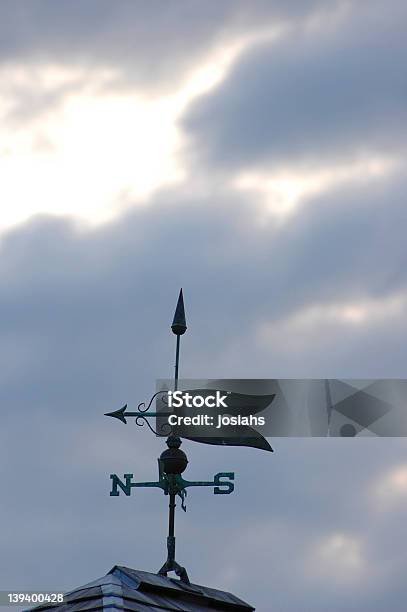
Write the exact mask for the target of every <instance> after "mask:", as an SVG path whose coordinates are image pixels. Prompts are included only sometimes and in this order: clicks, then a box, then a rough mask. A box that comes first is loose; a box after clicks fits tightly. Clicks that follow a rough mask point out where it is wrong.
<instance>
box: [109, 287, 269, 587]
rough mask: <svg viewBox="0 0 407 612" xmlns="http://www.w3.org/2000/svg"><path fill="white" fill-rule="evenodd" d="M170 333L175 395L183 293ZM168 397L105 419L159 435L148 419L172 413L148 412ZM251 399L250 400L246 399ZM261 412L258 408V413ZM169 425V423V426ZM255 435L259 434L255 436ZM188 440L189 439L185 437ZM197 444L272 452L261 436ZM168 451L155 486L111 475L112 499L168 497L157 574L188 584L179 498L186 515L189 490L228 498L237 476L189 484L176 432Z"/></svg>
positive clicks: (183, 328) (183, 322)
mask: <svg viewBox="0 0 407 612" xmlns="http://www.w3.org/2000/svg"><path fill="white" fill-rule="evenodd" d="M171 329H172V331H173V333H174V334H175V336H176V349H175V377H174V392H175V391H177V389H178V374H179V354H180V340H181V336H182V335H183V334H184V333H185V332H186V330H187V325H186V319H185V309H184V298H183V294H182V289H181V291H180V293H179V297H178V302H177V307H176V310H175V315H174V320H173V322H172V325H171ZM160 393H167V392H163V391H158V392H157V393H155V394H154V395H153V397H152V398H151V400H150V402H149V404H148V406H147V407H146V406H145V403H144V402H142V403H141V404H139V406H138V410H137V412H128V411H127V404H126V405H125V406H123V408H121V409H120V410H116V411H115V412H109V413H106V416H111V417H115V418H117V419H119V420H120V421H122V422H123V423H127V421H126V418H129V417H136V424H137V425H143V424H144V423H147V425H148V426H149V428H150V429H151V431H152V432H153V433H155V434H156V435H159V434H157V432H156V431H154V429H153V428H152V426H151V425H150V423H149V421H148V419H150V418H156V419H157V418H158V417H167V416H169V415H172V414H173V412H170V411H168V412H166V411H159V412H149V408H150V406H151V404H152V402H153V400H154V399H155V398H156V397H157V396H158V395H159V394H160ZM247 397H248V396H247ZM270 397H271V399H273V397H274V396H269V397H268V398H267V403H270V401H271V400H270ZM259 409H262V408H257V410H259ZM166 424H167V425H168V422H167V423H166ZM255 433H256V432H255ZM185 437H188V436H185ZM191 439H193V440H195V441H198V442H206V443H210V444H234V445H245V446H254V447H257V448H263V449H265V450H272V449H271V447H270V445H269V444H268V442H267V441H266V440H265V439H264V438H263V437H262V436H260V435H257V437H256V438H250V439H248V440H246V441H243V443H242V442H240V441H238V440H235V441H229V440H226V441H225V440H224V439H223V438H219V439H217V440H214V439H209V438H207V439H205V438H201V437H193V438H191ZM166 444H167V447H168V448H167V449H166V450H164V451H163V452H162V453H161V455H160V457H159V459H158V480H157V481H154V482H133V474H124V481H123V480H121V479H120V478H119V477H118V476H117V475H116V474H111V475H110V478H111V480H112V489H111V491H110V495H111V496H118V495H119V494H120V490H121V491H122V492H123V493H124V494H125V495H127V496H129V495H131V490H132V489H133V488H137V487H156V488H159V489H162V491H163V492H164V494H165V495H168V496H169V521H168V537H167V560H166V562H165V563H164V565H163V566H162V567H161V569H160V570H159V572H158V574H159V575H162V576H167V573H168V572H171V571H174V572H175V573H176V575H177V576H179V578H180V579H181V581H183V582H185V583H187V584H189V578H188V574H187V571H186V569H185V568H184V567H182V566H181V565H180V564H179V563H177V561H176V560H175V507H176V503H175V502H176V497H177V496H178V497H179V498H180V499H181V507H182V509H183V510H184V511H186V505H185V501H186V496H187V491H186V489H187V488H188V487H212V488H213V492H214V493H215V495H229V494H230V493H232V492H233V490H234V478H235V475H234V472H219V473H218V474H216V475H215V476H214V478H213V480H211V481H189V480H185V479H184V478H183V477H182V476H181V474H183V472H184V471H185V469H186V467H187V465H188V459H187V456H186V454H185V453H184V452H183V451H182V450H181V449H180V446H181V439H180V437H178V435H175V434H174V433H173V429H172V428H171V427H170V432H169V435H168V438H167V440H166Z"/></svg>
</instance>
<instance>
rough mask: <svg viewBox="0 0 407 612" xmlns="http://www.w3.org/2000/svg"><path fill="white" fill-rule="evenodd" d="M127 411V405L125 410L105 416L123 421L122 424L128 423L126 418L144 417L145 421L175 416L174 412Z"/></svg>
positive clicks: (107, 413)
mask: <svg viewBox="0 0 407 612" xmlns="http://www.w3.org/2000/svg"><path fill="white" fill-rule="evenodd" d="M126 410H127V404H125V405H124V406H123V408H120V409H119V410H115V411H114V412H105V416H110V417H115V418H116V419H119V421H121V422H122V423H125V424H126V423H127V421H126V417H127V418H129V417H142V418H143V419H145V418H154V417H166V416H170V415H171V414H173V413H172V412H142V411H138V412H126Z"/></svg>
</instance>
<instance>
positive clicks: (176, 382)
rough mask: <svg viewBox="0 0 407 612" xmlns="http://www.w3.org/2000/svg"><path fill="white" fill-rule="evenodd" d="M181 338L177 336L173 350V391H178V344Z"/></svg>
mask: <svg viewBox="0 0 407 612" xmlns="http://www.w3.org/2000/svg"><path fill="white" fill-rule="evenodd" d="M180 338H181V336H180V335H179V334H177V347H176V349H175V379H174V391H177V389H178V368H179V343H180Z"/></svg>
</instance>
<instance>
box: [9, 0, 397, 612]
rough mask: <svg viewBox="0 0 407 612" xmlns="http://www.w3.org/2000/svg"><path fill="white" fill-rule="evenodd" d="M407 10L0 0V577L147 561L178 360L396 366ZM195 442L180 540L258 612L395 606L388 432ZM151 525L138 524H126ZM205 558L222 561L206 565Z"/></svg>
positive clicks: (194, 574)
mask: <svg viewBox="0 0 407 612" xmlns="http://www.w3.org/2000/svg"><path fill="white" fill-rule="evenodd" d="M405 22H406V8H405V3H403V2H402V1H401V0H391V1H389V0H386V1H385V0H371V1H369V2H365V1H363V0H360V1H352V0H347V1H342V2H341V1H339V2H334V1H332V2H329V3H326V2H318V0H314V1H311V0H310V1H305V0H304V1H294V0H293V1H291V2H282V1H277V0H276V1H267V2H262V1H260V0H259V1H253V2H250V3H248V2H240V1H238V2H236V1H234V2H232V1H230V2H229V1H227V0H222V2H216V3H214V2H213V3H208V2H195V1H192V2H191V1H189V2H187V1H181V0H179V1H174V2H171V3H168V2H164V1H156V2H151V1H148V2H147V1H145V2H144V1H140V2H130V1H127V0H121V1H120V2H107V1H106V2H105V1H104V0H103V1H98V2H96V1H93V0H83V1H81V2H77V3H72V2H68V1H65V0H61V1H60V2H58V3H55V2H53V1H51V0H31V2H30V3H27V2H23V1H22V0H13V1H11V0H10V1H8V0H6V1H5V2H2V3H1V5H0V24H1V25H0V114H1V122H0V175H1V180H0V199H1V202H2V208H1V215H0V251H1V259H0V326H1V338H2V342H1V348H0V363H1V400H2V401H1V405H2V425H1V445H0V456H1V466H2V474H1V482H2V491H3V495H2V503H1V504H0V518H1V526H2V528H1V529H0V544H1V546H0V549H1V554H0V589H4V590H7V589H12V588H25V589H29V588H30V589H34V588H36V589H42V588H51V587H52V588H60V589H68V588H72V587H74V586H78V585H80V584H84V583H86V582H88V581H90V580H92V579H94V578H96V577H98V576H101V575H103V574H104V573H106V572H107V571H108V570H109V569H110V568H111V567H112V566H113V565H114V564H123V565H129V566H131V567H135V568H139V569H145V570H151V571H156V570H157V569H158V568H159V567H160V566H161V564H162V563H163V561H164V556H165V554H164V553H165V550H164V548H165V546H164V544H165V530H166V500H165V499H164V498H163V497H161V496H160V494H159V493H158V492H157V491H154V490H152V491H144V492H141V493H139V494H137V495H136V496H133V497H132V498H124V497H119V498H110V497H109V495H108V492H109V486H110V483H109V474H110V473H111V472H116V473H118V474H121V473H125V472H129V471H130V472H134V474H135V475H137V478H139V479H140V480H144V479H147V480H148V479H154V478H155V476H156V466H155V460H156V457H157V455H158V453H159V452H160V451H161V448H162V443H161V442H160V441H157V440H155V439H154V440H153V439H152V437H151V435H149V432H147V431H144V430H141V429H140V430H139V429H138V428H136V426H135V425H134V424H130V425H128V426H127V427H124V426H122V425H121V424H120V423H117V424H116V423H113V422H108V419H106V418H104V417H103V413H104V412H107V411H110V410H114V409H115V408H119V407H120V406H122V405H123V404H124V403H126V402H127V403H128V404H129V406H131V407H135V406H136V405H137V404H138V403H139V402H140V401H142V400H145V399H148V398H149V397H150V395H151V394H152V392H153V391H154V388H155V379H156V378H159V377H164V378H166V377H168V376H170V375H171V373H172V364H173V350H174V342H173V337H172V335H171V333H170V331H169V324H170V322H171V318H172V314H173V309H174V307H175V301H176V298H177V293H178V290H179V287H180V286H183V288H184V292H185V300H186V308H187V317H188V323H189V330H188V332H187V334H186V335H185V337H184V339H183V349H182V350H183V359H182V375H183V376H184V377H191V378H205V377H209V378H222V377H225V378H226V377H244V378H250V377H253V378H260V377H266V378H276V377H288V378H296V377H308V376H310V377H316V378H323V377H335V378H342V377H358V378H362V377H364V378H369V377H401V378H405V377H406V367H405V364H406V358H407V349H406V337H407V324H406V305H407V286H406V285H407V275H406V269H407V266H406V263H407V257H406V245H405V243H406V240H405V233H406V230H405V228H406V226H407V209H406V205H405V201H406V193H407V189H406V163H405V153H406V110H405V109H406V105H405V103H406V75H405V64H406V48H407V45H406V42H405V35H404V31H405ZM272 444H273V446H274V448H275V451H276V452H275V453H274V455H268V454H267V453H261V452H259V451H254V450H252V449H233V448H230V449H221V448H219V449H218V448H213V447H206V446H203V445H197V444H194V443H192V442H185V443H184V448H185V450H186V451H187V452H188V455H189V459H190V467H189V469H188V477H190V478H191V479H192V478H197V479H200V478H209V477H210V476H212V475H213V474H214V473H216V472H218V471H228V470H230V469H234V470H235V471H236V474H237V483H236V492H235V493H234V494H233V495H231V496H225V497H220V498H216V497H214V496H213V495H212V494H211V492H210V491H205V490H203V491H199V490H192V491H191V492H190V495H189V497H188V512H187V514H186V515H184V514H183V513H182V516H181V513H180V515H179V516H177V523H178V525H177V527H178V536H179V543H178V555H179V560H180V561H181V562H182V563H183V564H185V565H186V566H187V568H188V570H189V572H190V576H191V579H192V580H193V581H196V582H198V583H202V584H207V585H210V586H214V587H219V588H224V589H227V590H231V591H233V592H234V593H236V595H238V596H241V597H242V598H243V599H247V600H248V601H249V602H251V603H252V604H253V605H255V606H256V608H257V610H259V611H261V612H269V611H270V612H271V611H279V612H280V611H290V612H298V610H315V611H321V612H322V611H324V612H326V610H330V611H332V612H339V611H343V610H355V611H356V610H358V611H363V612H367V611H369V612H372V611H373V612H379V611H382V610H385V609H388V610H392V611H395V612H396V611H401V610H404V609H405V599H406V595H407V593H406V587H405V570H406V561H407V559H406V552H405V551H406V535H407V534H406V528H405V511H406V503H407V460H406V451H407V445H406V443H405V441H404V439H396V438H393V439H352V440H349V439H344V440H334V439H331V440H318V439H307V440H297V439H293V440H273V442H272ZM140 521H142V525H141V523H140ZM214 551H216V554H215V553H214Z"/></svg>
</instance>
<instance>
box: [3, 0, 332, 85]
mask: <svg viewBox="0 0 407 612" xmlns="http://www.w3.org/2000/svg"><path fill="white" fill-rule="evenodd" d="M320 4H322V3H321V2H320V0H319V1H318V0H301V1H299V0H290V1H289V2H284V3H282V2H277V1H272V2H267V1H265V0H264V1H263V0H260V1H259V2H256V3H250V4H248V3H247V2H243V1H238V2H236V1H233V0H225V1H224V2H221V3H216V4H215V3H211V2H196V1H192V2H188V1H187V0H175V1H173V2H163V1H161V0H158V1H157V0H153V1H150V0H146V1H144V0H142V1H141V2H133V1H131V0H122V1H121V2H119V3H115V2H110V0H84V1H83V2H81V3H80V4H79V3H72V2H69V1H68V0H63V1H61V2H58V3H55V2H53V1H52V0H33V1H32V2H30V3H26V2H24V1H21V0H17V1H16V2H11V1H7V2H3V3H2V5H1V7H0V24H1V26H0V27H1V31H2V35H1V37H0V40H1V43H0V56H1V57H2V61H3V62H9V61H12V62H15V61H23V62H29V63H34V62H46V63H62V64H66V65H69V66H72V65H78V66H80V67H81V68H82V69H83V68H85V67H93V68H98V67H103V68H109V67H111V68H115V69H118V70H119V71H122V70H123V71H124V72H125V73H126V78H127V80H128V81H130V82H133V83H137V82H138V83H139V84H142V85H144V86H145V85H147V84H150V85H154V84H155V86H156V87H158V88H161V87H163V86H165V84H169V83H170V82H171V83H172V86H173V84H174V80H175V81H177V80H178V79H179V78H180V77H182V74H183V71H184V70H185V69H190V68H192V67H193V66H194V65H195V64H196V61H197V60H198V58H199V57H201V56H202V55H203V54H205V53H206V52H207V51H208V49H210V48H211V47H212V46H213V45H215V44H216V43H218V42H221V41H223V40H229V39H230V38H231V37H232V38H233V36H235V35H236V34H238V33H242V32H246V31H247V29H248V28H252V27H253V26H256V25H264V23H265V20H270V21H272V20H280V19H287V18H288V19H298V18H300V17H302V16H303V15H304V14H305V15H306V14H308V13H309V12H310V11H312V10H313V9H314V8H315V7H318V5H320Z"/></svg>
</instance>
